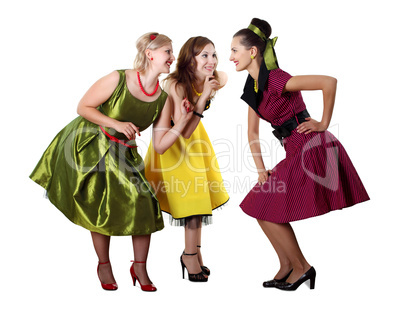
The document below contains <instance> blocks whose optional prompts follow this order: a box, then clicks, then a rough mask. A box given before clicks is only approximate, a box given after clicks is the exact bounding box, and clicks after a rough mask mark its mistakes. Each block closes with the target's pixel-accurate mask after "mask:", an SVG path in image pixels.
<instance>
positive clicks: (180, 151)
mask: <svg viewBox="0 0 402 317" xmlns="http://www.w3.org/2000/svg"><path fill="white" fill-rule="evenodd" d="M144 163H145V177H146V179H147V180H148V182H149V183H150V184H151V185H152V187H153V188H154V190H155V192H156V196H157V198H158V201H159V204H160V207H161V210H162V211H165V212H167V213H169V214H170V215H171V224H173V225H184V224H185V218H187V217H191V216H196V215H200V216H203V217H202V222H203V223H204V224H209V223H211V220H212V210H214V209H216V208H218V207H220V206H222V205H223V204H225V203H226V202H227V201H228V200H229V195H228V193H227V191H226V189H225V186H224V183H223V180H222V175H221V172H220V169H219V165H218V161H217V158H216V155H215V152H214V149H213V147H212V144H211V141H210V140H209V137H208V134H207V132H206V131H205V128H204V126H203V124H202V122H200V123H199V124H198V126H197V128H196V129H195V130H194V132H193V134H192V135H191V137H190V138H189V139H185V138H183V137H182V136H180V137H179V139H177V141H176V142H175V143H174V144H173V145H172V146H171V147H170V148H169V149H168V150H167V151H166V152H165V153H164V154H162V155H160V154H158V153H156V152H155V150H154V147H153V144H152V141H151V143H150V145H149V148H148V152H147V154H146V157H145V160H144Z"/></svg>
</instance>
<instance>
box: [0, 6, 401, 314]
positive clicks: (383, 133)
mask: <svg viewBox="0 0 402 317" xmlns="http://www.w3.org/2000/svg"><path fill="white" fill-rule="evenodd" d="M397 8H398V7H397V1H389V0H383V1H368V0H366V1H351V0H349V1H322V0H321V1H308V0H305V1H296V0H294V1H290V0H288V1H268V0H264V1H260V0H253V1H241V2H240V1H230V2H229V1H228V2H224V1H207V0H206V1H155V0H153V1H119V0H115V1H101V0H97V1H85V0H81V1H78V0H70V1H44V0H36V1H27V0H23V1H13V2H11V1H8V2H2V4H1V6H0V28H1V44H2V45H1V47H2V48H1V49H0V51H1V59H0V63H1V64H0V66H1V86H0V87H1V108H2V115H1V118H2V120H1V123H2V131H3V132H2V146H1V156H0V159H1V166H2V173H1V175H2V190H1V226H2V229H1V230H0V235H1V237H0V239H1V240H0V241H1V242H0V243H1V259H0V268H1V270H0V276H1V278H0V288H1V289H2V295H1V297H0V301H1V305H0V310H2V311H4V312H5V311H6V312H7V313H5V314H3V312H2V315H3V316H28V315H31V314H35V315H36V314H38V315H41V316H131V315H136V316H161V315H162V314H164V315H169V316H173V314H174V315H176V316H187V315H188V316H205V315H207V314H209V315H211V316H217V315H224V316H231V315H236V316H240V315H256V316H262V315H264V316H267V315H276V314H280V315H285V316H290V315H295V314H299V315H302V316H304V315H306V316H307V315H309V316H364V315H367V314H370V315H372V316H374V315H380V314H381V315H382V316H397V315H398V316H400V313H401V312H400V303H399V302H398V301H399V300H400V287H399V284H400V283H402V280H401V277H400V273H399V271H400V269H399V266H400V263H401V260H402V259H401V251H400V243H401V233H400V221H401V216H400V213H401V206H400V197H401V186H400V183H399V179H400V177H401V176H402V175H401V172H400V167H399V166H400V158H399V153H400V151H399V149H398V148H399V146H400V141H398V140H399V132H398V131H399V130H400V128H399V125H400V122H401V118H402V116H401V101H400V98H399V91H400V84H401V80H400V73H401V62H400V58H401V56H402V54H401V49H400V47H401V46H400V43H399V42H400V31H401V23H400V15H399V13H398V12H399V11H400V10H399V9H397ZM253 17H259V18H262V19H265V20H267V21H269V22H270V24H271V26H272V29H273V33H272V35H273V36H278V37H279V39H278V42H277V45H276V53H277V56H278V60H279V64H280V66H281V68H283V69H284V70H286V71H288V72H289V73H291V74H292V75H302V74H325V75H331V76H334V77H336V78H337V79H338V92H337V101H336V105H335V110H334V115H333V119H332V123H331V128H330V130H331V131H332V132H333V133H334V134H335V135H336V136H337V137H338V138H339V139H340V141H341V142H342V143H343V145H344V146H345V148H346V149H347V151H348V153H349V156H350V157H351V159H352V161H353V163H354V165H355V167H356V169H357V171H358V172H359V175H360V177H361V179H362V180H363V182H364V184H365V186H366V189H367V191H368V193H369V195H370V197H371V200H370V201H369V202H365V203H363V204H359V205H356V206H354V207H351V208H347V209H344V210H341V211H334V212H331V213H330V214H328V215H325V216H321V217H317V218H314V219H310V220H305V221H300V222H296V223H294V229H295V231H296V234H297V236H298V238H299V242H300V245H301V247H302V249H303V251H304V253H305V256H306V257H307V259H308V261H309V262H310V263H311V264H312V265H314V267H315V268H316V270H317V282H316V289H315V290H314V291H310V290H309V289H308V288H307V287H306V286H304V285H303V286H301V287H300V288H299V289H298V290H297V291H296V292H293V293H287V292H281V291H279V290H276V289H264V288H263V287H262V286H261V284H262V282H263V281H264V280H267V279H270V278H272V277H273V276H274V275H275V273H276V272H277V269H278V261H277V257H276V254H275V253H274V250H273V248H272V247H271V245H270V244H269V242H268V240H267V239H266V237H265V236H264V235H263V233H262V231H261V230H260V228H259V227H258V225H257V222H256V221H255V220H254V219H252V218H250V217H248V216H246V215H245V214H244V213H243V212H242V211H241V209H240V208H239V206H238V205H239V203H240V202H241V200H242V199H243V197H244V196H245V195H246V193H247V189H249V188H250V187H251V186H252V185H253V183H254V182H255V180H256V178H257V175H256V173H255V171H254V170H253V169H252V168H250V167H249V166H252V164H251V165H250V164H249V163H248V160H249V153H248V146H247V136H246V131H247V119H246V115H247V105H246V104H245V103H244V102H243V101H241V100H240V99H239V97H240V95H241V93H242V88H243V85H244V81H245V78H246V75H247V74H246V73H244V72H243V73H236V72H235V68H234V65H233V63H231V62H229V55H230V42H231V38H232V36H233V34H234V33H235V32H236V31H238V30H239V29H241V28H243V27H247V26H248V24H249V22H250V20H251V19H252V18H253ZM150 31H157V32H160V33H164V34H166V35H168V36H169V37H171V38H172V40H173V47H174V52H175V54H176V56H177V54H178V52H179V50H180V47H181V45H182V44H183V43H184V42H185V41H186V40H187V39H188V38H189V37H191V36H197V35H203V36H206V37H209V38H210V39H211V40H212V41H213V42H214V43H215V46H216V50H217V53H218V56H219V66H218V70H222V71H225V72H227V74H228V76H229V82H228V84H227V86H226V87H225V88H224V89H223V90H222V91H220V92H219V93H218V95H217V96H216V98H215V100H214V101H213V103H212V107H211V109H210V110H209V111H208V112H206V113H205V118H204V119H203V122H204V124H205V126H206V129H207V131H208V134H209V136H210V138H211V141H212V142H213V144H214V145H215V150H216V152H217V154H218V155H220V156H221V158H220V159H219V162H220V164H221V168H222V175H223V178H224V179H225V180H226V182H227V184H228V185H229V186H228V190H229V194H230V196H231V199H230V201H229V203H228V204H227V206H225V207H224V209H222V210H219V211H216V212H215V216H214V224H213V225H212V226H209V227H206V228H205V229H204V231H203V249H202V250H203V256H204V260H205V264H206V265H207V266H209V267H210V269H211V271H212V274H211V276H210V279H209V281H208V283H204V284H197V283H190V282H189V281H187V280H182V279H181V268H180V263H179V256H180V253H181V251H182V250H183V244H184V235H183V229H182V228H175V227H171V226H170V225H169V223H168V221H167V219H168V218H167V217H166V218H165V220H166V221H165V224H166V227H165V229H164V230H162V231H161V232H158V233H156V234H154V235H153V236H152V244H151V249H150V255H149V262H148V270H149V273H150V276H151V278H152V280H153V281H154V283H155V284H156V286H157V287H158V291H157V292H156V293H145V292H142V291H141V290H140V289H139V288H134V287H133V286H132V282H131V277H130V275H129V267H130V264H131V263H130V260H131V259H132V258H133V255H132V249H131V239H130V238H129V237H115V238H113V239H112V244H111V260H112V263H113V268H114V275H115V277H116V280H117V282H118V285H119V289H118V291H116V292H106V291H103V290H102V289H101V287H100V283H99V281H98V277H97V275H96V265H97V258H96V255H95V252H94V250H93V246H92V242H91V239H90V234H89V232H88V231H86V230H84V229H82V228H81V227H78V226H76V225H74V224H72V223H70V222H69V221H68V220H67V219H66V218H65V217H64V216H63V215H62V214H61V213H60V212H59V211H58V210H57V209H56V208H55V207H54V206H53V205H52V204H51V203H50V202H49V201H48V200H46V199H43V198H42V197H43V189H42V188H41V187H39V186H38V185H37V184H35V183H34V182H32V181H31V180H30V179H29V178H28V176H29V174H30V173H31V171H32V170H33V168H34V167H35V165H36V163H37V162H38V160H39V158H40V156H41V155H42V153H43V151H44V150H45V149H46V147H47V145H48V144H49V143H50V141H51V140H52V139H53V137H54V136H55V135H56V134H57V132H58V131H59V130H61V128H62V127H64V126H65V125H66V124H67V123H68V122H70V121H71V120H72V119H74V118H75V117H76V116H77V114H76V105H77V103H78V101H79V99H80V98H81V96H82V95H83V94H84V93H85V91H86V90H87V89H88V88H89V86H90V85H91V84H92V83H93V82H95V81H96V80H97V79H98V78H100V77H101V76H103V75H105V74H108V73H109V72H111V71H113V70H115V69H123V68H131V67H132V62H133V59H134V56H135V54H136V49H135V41H136V39H137V38H138V37H139V36H141V35H142V34H144V33H146V32H150ZM174 66H175V64H174V65H173V67H174ZM303 96H304V98H305V102H306V104H307V107H308V109H309V111H310V114H311V115H312V116H313V117H314V118H316V119H320V117H321V113H322V102H321V94H320V93H319V92H309V93H303ZM261 137H262V138H263V139H264V140H266V144H267V145H270V146H271V148H267V151H266V156H265V159H266V165H267V167H273V166H274V165H275V164H276V163H278V162H279V160H280V159H282V158H283V157H284V151H283V149H282V148H281V147H278V146H277V144H276V142H275V140H274V139H273V135H272V133H271V128H270V127H269V126H268V125H267V124H265V125H263V128H262V131H261ZM149 138H150V134H149V133H143V134H142V137H141V142H143V144H142V145H141V150H142V154H145V151H146V148H147V146H148V142H149ZM141 142H139V143H140V144H141ZM223 142H226V143H227V142H231V144H232V145H233V148H232V149H231V150H230V151H229V152H226V153H225V152H224V151H228V148H227V147H225V146H223V145H222V144H223ZM241 182H243V183H242V184H243V185H244V184H246V185H245V186H246V187H243V188H242V187H241V186H243V185H241V186H237V185H236V184H238V185H239V184H240V183H241ZM398 291H399V295H398Z"/></svg>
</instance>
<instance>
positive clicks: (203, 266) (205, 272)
mask: <svg viewBox="0 0 402 317" xmlns="http://www.w3.org/2000/svg"><path fill="white" fill-rule="evenodd" d="M197 248H201V246H200V245H197ZM201 270H202V272H203V273H204V274H205V275H207V276H209V275H210V274H211V270H210V269H209V268H207V267H206V266H205V265H201Z"/></svg>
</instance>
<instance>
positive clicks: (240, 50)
mask: <svg viewBox="0 0 402 317" xmlns="http://www.w3.org/2000/svg"><path fill="white" fill-rule="evenodd" d="M240 40H241V38H240V37H239V36H236V37H234V38H233V40H232V46H231V50H232V53H231V54H230V59H229V60H230V61H231V62H234V63H235V65H236V71H238V72H241V71H243V70H245V69H247V68H248V67H249V65H250V64H251V62H252V59H251V55H252V52H251V50H252V49H247V48H246V47H245V46H244V45H242V44H241V41H240Z"/></svg>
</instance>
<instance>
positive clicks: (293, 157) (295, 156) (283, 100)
mask: <svg viewBox="0 0 402 317" xmlns="http://www.w3.org/2000/svg"><path fill="white" fill-rule="evenodd" d="M289 78H291V76H290V75H289V74H287V73H286V72H284V71H282V70H281V69H276V70H273V71H271V73H270V75H269V80H268V83H267V87H265V91H264V94H263V99H262V101H261V103H260V106H259V112H260V113H261V115H262V116H263V117H264V119H265V120H267V121H269V122H272V123H274V124H275V125H280V124H282V123H283V122H285V121H286V120H288V119H290V118H291V117H292V116H293V113H298V112H300V111H302V110H304V109H305V105H304V102H303V99H302V96H301V93H300V92H291V93H290V92H287V93H285V94H282V91H283V87H284V86H285V84H286V82H287V81H288V80H289ZM284 149H285V151H286V158H285V159H284V160H282V161H281V162H280V163H278V164H277V165H276V166H275V167H274V168H273V173H272V174H271V176H270V177H269V178H268V180H267V182H265V183H264V184H262V185H258V184H256V185H255V186H254V188H253V189H252V190H251V191H250V192H249V193H248V195H247V196H246V197H245V198H244V200H243V201H242V203H241V204H240V207H241V208H242V210H243V211H244V212H245V213H246V214H248V215H249V216H251V217H254V218H257V219H261V220H266V221H270V222H274V223H288V222H291V221H296V220H302V219H306V218H310V217H315V216H319V215H323V214H325V213H328V212H329V211H332V210H337V209H342V208H345V207H349V206H353V205H355V204H357V203H360V202H363V201H367V200H369V196H368V194H367V192H366V190H365V188H364V186H363V184H362V182H361V180H360V178H359V176H358V174H357V172H356V170H355V168H354V166H353V164H352V162H351V160H350V158H349V156H348V154H347V153H346V151H345V149H344V147H343V146H342V144H341V143H340V142H339V140H337V139H336V137H335V136H334V135H332V134H331V133H330V132H329V131H325V132H320V133H316V132H314V133H310V134H299V133H298V132H296V130H294V131H292V134H291V135H290V136H289V137H287V138H286V139H285V140H284Z"/></svg>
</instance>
